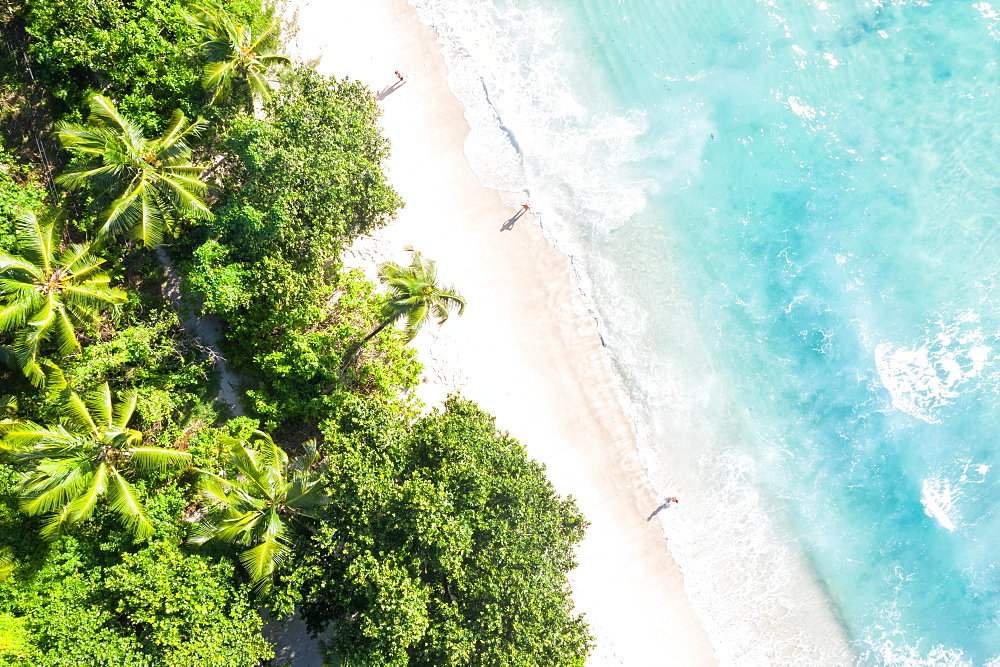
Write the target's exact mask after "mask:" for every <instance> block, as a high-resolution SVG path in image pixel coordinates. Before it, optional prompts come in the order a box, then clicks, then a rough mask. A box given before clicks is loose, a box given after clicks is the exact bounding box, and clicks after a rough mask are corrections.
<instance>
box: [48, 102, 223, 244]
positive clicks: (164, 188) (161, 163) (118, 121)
mask: <svg viewBox="0 0 1000 667" xmlns="http://www.w3.org/2000/svg"><path fill="white" fill-rule="evenodd" d="M204 127H205V121H204V120H203V119H198V120H195V121H189V120H188V119H187V117H186V116H184V114H182V113H181V112H180V111H175V112H174V115H173V118H172V120H171V121H170V125H169V127H168V128H167V130H166V131H165V132H164V133H163V134H162V135H161V136H159V137H157V138H156V139H146V138H145V137H143V136H142V131H141V129H140V128H139V127H138V126H137V125H135V124H134V123H132V122H131V121H130V120H128V119H127V118H125V117H124V116H122V115H121V114H120V113H119V112H118V109H117V108H116V107H115V104H114V103H113V102H112V101H111V100H109V99H108V98H107V97H105V96H103V95H94V96H93V97H91V98H90V116H89V117H88V118H87V122H86V124H79V123H69V122H62V121H61V122H58V123H56V125H55V128H56V135H57V136H58V137H59V141H60V142H61V143H62V145H63V146H64V147H66V148H67V149H69V150H70V152H72V153H73V154H74V155H76V156H77V157H78V158H79V163H78V164H77V165H76V166H73V167H71V168H69V169H67V170H66V171H64V172H63V173H62V174H61V175H60V176H59V177H58V178H57V179H56V182H57V183H59V184H60V185H63V186H65V187H66V188H68V189H69V190H76V189H79V188H83V187H89V188H90V189H91V190H92V191H93V192H94V195H95V196H94V203H95V205H96V206H98V207H99V208H100V209H102V210H101V214H100V219H101V222H100V226H99V227H98V229H97V239H98V240H99V241H105V240H107V239H108V237H114V236H117V235H118V234H121V233H123V232H130V233H131V234H132V236H134V237H135V238H137V239H139V240H141V241H142V242H143V243H145V244H146V246H147V247H150V248H151V247H154V246H156V245H159V243H160V241H162V240H163V235H164V233H165V231H166V230H167V229H168V228H169V226H170V225H171V223H173V222H175V218H176V217H177V216H178V214H179V215H181V216H184V215H186V216H190V217H192V218H208V217H211V212H210V211H209V209H208V206H207V205H206V204H205V202H204V197H205V194H206V193H207V192H208V185H207V184H206V183H205V182H204V181H202V180H201V178H200V176H201V172H202V171H204V167H202V166H199V165H196V164H193V163H192V161H191V147H190V146H189V145H188V142H189V141H190V140H192V139H194V138H196V137H197V136H198V134H199V132H201V130H202V129H204Z"/></svg>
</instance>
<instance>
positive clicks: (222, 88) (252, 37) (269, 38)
mask: <svg viewBox="0 0 1000 667" xmlns="http://www.w3.org/2000/svg"><path fill="white" fill-rule="evenodd" d="M188 18H189V19H190V20H191V22H192V24H194V25H195V26H196V27H197V28H198V30H199V31H200V32H201V34H202V37H203V39H204V41H203V42H202V43H201V51H202V53H203V55H204V57H205V60H206V61H207V63H206V64H205V68H204V70H203V71H202V77H201V84H202V85H203V86H204V87H205V89H206V90H207V91H208V92H209V95H210V98H209V102H210V103H211V104H217V103H219V102H223V101H226V100H228V99H229V97H230V94H231V93H232V92H233V89H234V88H238V89H240V92H241V93H242V95H241V97H243V98H244V99H246V98H249V100H248V101H251V102H252V100H253V98H255V97H259V98H263V99H265V100H266V99H269V98H270V97H271V84H270V82H269V81H268V80H267V74H268V69H270V68H272V67H275V66H279V65H290V64H291V61H290V60H289V59H288V57H287V56H284V55H282V54H280V53H278V49H279V48H280V40H279V38H278V35H279V26H278V21H277V20H276V19H275V18H274V10H273V9H271V8H268V9H266V10H265V11H262V12H260V13H259V14H258V15H257V16H255V17H254V20H253V21H241V20H240V19H239V18H238V17H236V16H233V15H232V14H231V13H229V12H228V11H226V10H225V9H223V8H222V7H219V6H218V5H214V4H212V3H210V2H208V1H206V2H201V3H193V4H191V5H190V6H189V13H188Z"/></svg>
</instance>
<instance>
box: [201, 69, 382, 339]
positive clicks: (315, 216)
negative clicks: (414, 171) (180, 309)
mask: <svg viewBox="0 0 1000 667" xmlns="http://www.w3.org/2000/svg"><path fill="white" fill-rule="evenodd" d="M266 109H267V118H263V119H261V118H256V117H254V116H249V115H241V116H238V117H237V118H235V119H234V120H233V121H232V124H231V127H230V128H229V129H228V130H227V132H226V134H225V137H224V141H225V145H226V147H227V149H228V151H229V152H230V155H231V156H232V157H231V159H230V160H229V161H228V162H227V163H226V164H225V165H224V167H223V168H222V170H223V172H224V174H225V178H224V183H225V188H224V194H223V196H222V197H221V199H220V202H219V205H217V206H216V208H215V213H216V218H215V220H214V221H213V222H212V223H211V224H210V226H207V227H206V228H205V229H204V230H203V233H204V234H205V235H206V238H205V242H207V243H216V242H217V243H218V244H220V246H221V249H212V250H206V251H201V252H200V253H199V252H193V253H192V255H193V257H194V259H195V262H194V265H193V267H192V269H191V274H190V275H191V284H192V286H194V287H195V289H197V290H198V291H199V292H201V294H202V295H203V297H204V299H205V301H206V303H219V302H221V303H229V304H232V303H241V304H242V307H241V308H239V309H236V310H232V309H230V310H229V311H228V312H226V313H225V317H226V321H227V322H228V323H229V324H230V325H231V326H233V327H234V329H235V331H234V338H236V339H238V340H240V348H241V350H247V351H249V352H250V354H251V355H252V354H254V353H256V352H257V351H259V350H260V349H272V347H273V346H272V345H271V343H272V338H273V335H274V334H275V333H276V332H280V331H284V330H286V329H292V330H301V329H305V328H308V327H310V326H312V325H313V324H314V323H315V322H317V321H319V320H320V319H322V310H321V305H322V302H323V299H324V298H325V297H326V296H327V295H328V294H329V291H330V287H331V284H332V282H333V280H334V278H335V269H336V265H337V263H338V261H339V260H338V257H339V253H340V250H341V249H342V248H343V247H344V246H345V245H347V244H349V243H350V242H351V240H353V239H354V238H355V237H356V236H358V235H359V234H363V233H365V232H367V231H370V230H372V229H375V228H377V227H379V226H381V225H383V224H385V223H386V222H388V221H389V219H391V217H392V216H393V215H394V214H395V212H396V210H398V208H399V207H400V206H401V202H400V201H399V197H398V196H397V195H396V193H395V192H394V191H393V190H392V188H391V187H390V186H389V185H388V183H387V182H386V178H385V174H384V173H383V171H382V165H383V162H384V161H385V159H386V158H387V157H388V143H387V142H386V140H385V138H384V137H382V136H381V134H380V133H379V131H378V127H377V125H376V121H377V118H378V110H377V108H376V106H375V103H374V100H373V99H372V96H371V91H369V90H368V89H367V88H366V87H365V86H363V85H362V84H360V83H357V82H352V81H349V80H338V79H335V78H331V77H324V76H321V75H319V74H316V73H315V72H312V71H311V70H306V69H299V70H296V72H295V76H294V77H292V78H291V79H290V80H289V81H287V82H286V83H285V85H284V86H283V87H282V89H281V91H280V92H279V93H278V94H277V95H275V97H274V99H273V100H272V101H271V102H269V103H268V104H267V106H266ZM233 264H239V266H240V268H239V270H238V272H237V273H236V274H230V276H228V277H229V278H236V277H237V276H238V277H239V280H238V281H237V280H226V281H221V282H220V281H219V280H218V278H217V276H219V275H220V272H221V270H222V267H223V266H231V265H233ZM237 283H238V284H239V286H241V287H242V290H243V293H242V295H241V296H242V298H241V299H235V298H234V295H233V291H232V289H233V288H234V287H235V286H236V285H237ZM216 286H221V287H223V289H224V290H225V293H224V294H223V295H219V296H217V295H216V294H215V293H214V292H213V291H212V290H213V288H214V287H216Z"/></svg>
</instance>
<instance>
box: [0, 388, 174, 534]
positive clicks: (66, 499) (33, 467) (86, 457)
mask: <svg viewBox="0 0 1000 667" xmlns="http://www.w3.org/2000/svg"><path fill="white" fill-rule="evenodd" d="M119 398H120V402H119V403H118V404H117V405H115V404H113V402H112V399H111V388H110V387H109V386H108V385H107V384H106V383H105V384H103V385H100V386H99V387H97V388H95V389H94V390H92V391H91V392H90V393H88V394H86V395H85V396H84V397H83V398H81V397H80V395H79V394H77V393H76V392H75V391H73V390H72V389H66V390H65V391H64V392H63V393H62V396H61V400H60V402H59V405H58V406H57V409H58V411H59V414H60V417H61V418H62V419H61V420H60V421H61V423H59V424H56V425H54V426H39V425H38V424H35V423H34V422H31V421H27V420H25V421H13V422H11V423H9V424H5V425H4V426H3V427H2V430H0V433H2V434H3V441H2V443H3V446H4V448H5V449H6V450H7V451H8V452H9V456H10V458H11V460H12V461H13V463H14V464H15V466H17V467H22V468H24V469H25V474H24V477H23V479H22V480H21V483H20V485H19V487H18V490H17V492H18V495H20V497H21V509H23V510H24V511H25V512H27V513H28V514H29V515H43V516H45V521H44V524H43V527H42V530H41V534H42V536H44V537H47V538H50V539H51V538H55V537H57V536H59V535H61V534H62V533H63V532H64V531H65V530H66V529H67V528H68V527H70V526H72V525H73V524H76V523H80V522H82V521H86V520H88V519H90V517H91V516H92V515H93V513H94V510H95V508H96V507H97V503H98V502H99V501H100V500H101V499H102V498H104V497H107V500H108V508H109V510H110V511H111V512H112V513H113V514H115V515H117V516H118V518H119V519H120V520H121V521H122V523H123V524H124V525H125V527H126V528H127V529H128V530H129V532H131V533H133V534H134V535H136V536H137V537H148V536H149V535H151V534H152V533H153V531H154V528H153V525H152V524H151V523H150V522H149V519H148V518H147V517H146V513H145V511H144V509H143V506H142V501H141V500H140V498H139V494H138V492H137V491H136V489H135V488H134V487H133V486H132V485H131V484H130V483H129V482H128V480H126V475H128V474H129V473H131V472H133V471H134V472H140V473H141V472H158V471H166V470H170V469H176V468H183V467H185V466H186V465H188V463H189V462H190V459H191V455H190V454H187V453H186V452H179V451H177V450H172V449H163V448H161V447H150V446H145V445H143V442H142V439H143V434H142V433H141V432H139V431H137V430H135V429H131V428H128V423H129V421H131V419H132V415H133V413H134V412H135V404H136V399H137V395H136V394H135V393H134V392H127V393H125V394H124V395H123V396H120V397H119Z"/></svg>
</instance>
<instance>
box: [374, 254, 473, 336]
mask: <svg viewBox="0 0 1000 667" xmlns="http://www.w3.org/2000/svg"><path fill="white" fill-rule="evenodd" d="M407 250H409V251H410V252H413V261H412V262H410V265H409V266H401V265H399V264H396V263H395V262H386V263H384V264H382V265H381V266H379V279H380V280H381V281H382V283H383V284H385V285H386V286H387V287H388V288H389V300H388V301H386V303H385V305H384V306H383V307H382V315H383V320H382V323H380V325H379V327H378V328H377V329H376V330H375V331H373V332H372V333H371V334H369V335H368V337H366V338H365V340H366V341H367V340H369V339H370V338H371V337H372V336H374V335H375V334H377V333H378V332H379V331H381V330H382V329H383V328H385V327H386V326H388V325H389V324H394V323H396V322H398V321H399V320H402V319H405V320H406V325H405V326H404V327H403V332H404V334H405V336H406V340H407V341H409V340H412V339H413V337H414V336H416V335H417V332H418V331H420V328H421V327H423V325H424V324H426V323H427V322H428V321H429V320H431V319H436V320H437V323H438V324H442V323H443V322H444V321H445V320H447V319H448V315H449V314H450V312H451V310H453V309H455V308H458V314H459V315H460V316H461V315H462V313H464V312H465V299H464V298H463V297H462V295H461V294H459V293H458V291H456V290H455V288H454V287H441V286H440V285H438V284H437V265H436V264H435V263H434V261H433V260H430V259H426V258H425V257H424V256H423V255H421V254H420V253H419V252H415V251H414V250H413V249H412V248H407Z"/></svg>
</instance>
